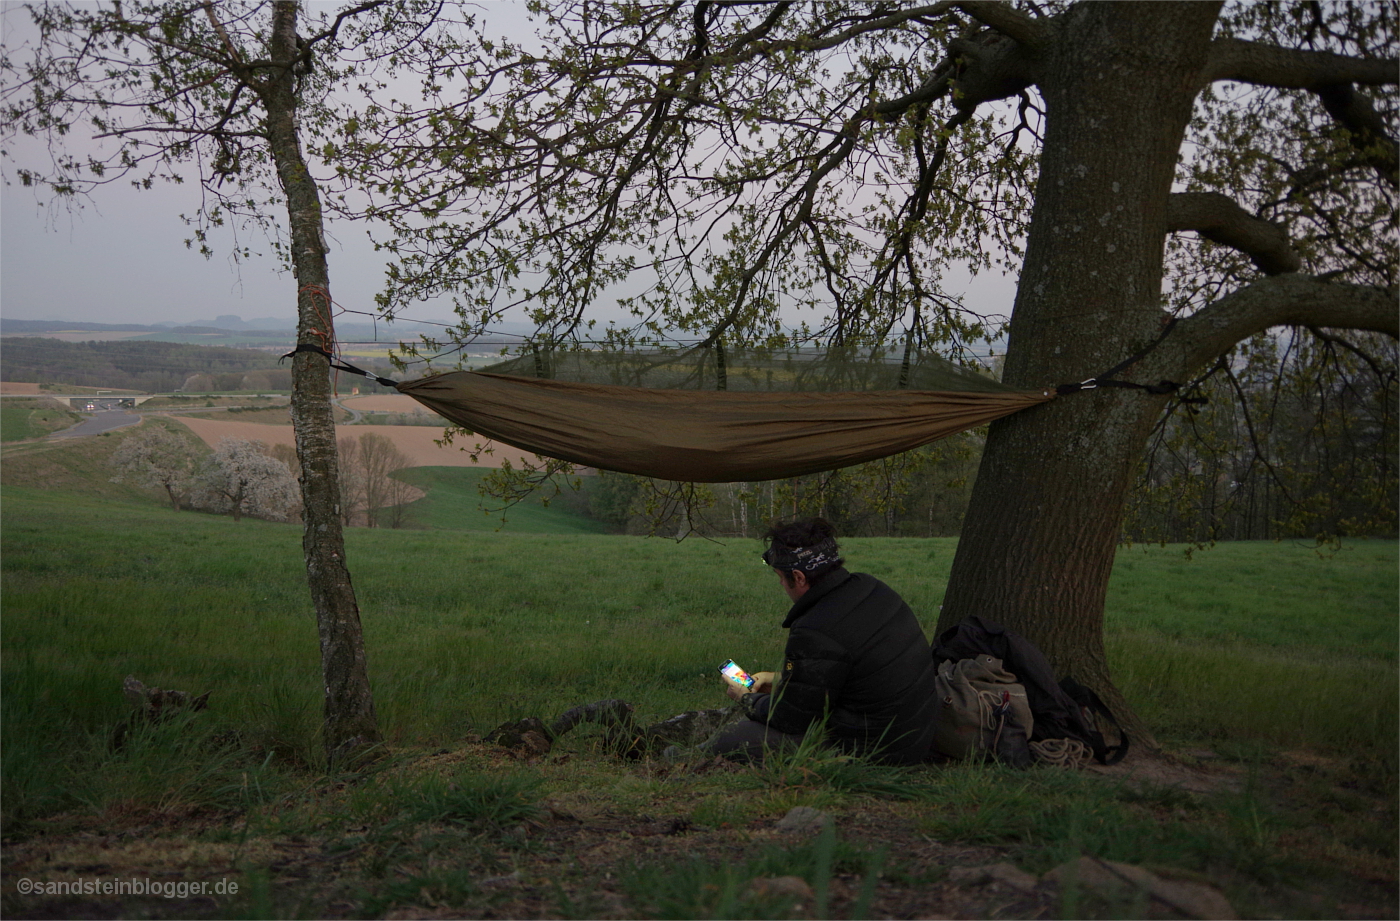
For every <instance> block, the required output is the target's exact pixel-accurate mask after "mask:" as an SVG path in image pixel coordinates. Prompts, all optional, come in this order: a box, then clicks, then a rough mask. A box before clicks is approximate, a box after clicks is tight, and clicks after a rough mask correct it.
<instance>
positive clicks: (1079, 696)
mask: <svg viewBox="0 0 1400 921" xmlns="http://www.w3.org/2000/svg"><path fill="white" fill-rule="evenodd" d="M1060 688H1061V689H1062V690H1064V692H1065V693H1066V694H1068V695H1069V696H1070V697H1071V698H1072V699H1073V700H1074V702H1075V703H1077V704H1079V705H1080V706H1081V707H1084V708H1085V709H1087V710H1089V711H1091V712H1093V713H1094V714H1095V715H1096V716H1101V717H1103V718H1104V719H1106V720H1108V721H1109V722H1110V723H1112V724H1113V728H1114V729H1116V730H1117V731H1118V740H1119V741H1118V744H1117V745H1114V746H1112V747H1110V746H1109V745H1108V743H1107V742H1106V741H1105V740H1104V737H1103V733H1101V732H1098V731H1095V733H1094V735H1095V736H1096V738H1095V739H1094V744H1093V749H1094V758H1095V760H1097V761H1098V762H1099V763H1100V764H1117V763H1118V762H1120V761H1122V760H1123V759H1124V757H1126V756H1127V754H1128V734H1127V733H1126V732H1124V731H1123V727H1122V726H1120V725H1119V724H1118V718H1117V717H1116V716H1114V715H1113V711H1111V710H1109V709H1108V705H1107V704H1105V703H1104V702H1103V698H1101V697H1099V695H1098V694H1097V693H1096V692H1095V691H1094V689H1093V688H1090V687H1086V686H1084V685H1082V684H1080V683H1079V682H1078V681H1075V680H1074V679H1073V678H1071V677H1069V676H1068V675H1066V676H1065V677H1063V678H1061V679H1060Z"/></svg>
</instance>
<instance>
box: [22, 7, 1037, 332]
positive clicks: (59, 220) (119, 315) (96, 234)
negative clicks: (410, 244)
mask: <svg viewBox="0 0 1400 921" xmlns="http://www.w3.org/2000/svg"><path fill="white" fill-rule="evenodd" d="M521 5H523V4H517V3H514V2H497V3H491V4H486V5H485V6H484V7H483V9H486V10H488V11H490V12H491V13H494V14H496V15H503V14H502V12H501V11H505V10H511V9H518V8H519V7H520V6H521ZM17 6H18V5H17V4H14V3H9V2H5V3H4V13H5V18H6V20H9V22H10V23H12V22H13V20H12V19H11V17H13V16H14V15H15V14H16V13H19V14H21V15H23V11H22V10H20V9H18V8H17ZM493 18H494V17H493ZM504 18H507V19H510V18H514V17H511V16H510V15H508V14H505V15H504ZM7 25H8V23H7ZM11 28H12V26H11ZM6 32H7V42H12V41H13V34H14V33H13V32H11V31H10V28H7V29H6ZM15 149H16V151H17V153H18V154H19V155H20V157H21V158H23V157H25V156H33V155H34V154H36V153H37V150H36V148H34V147H29V148H27V149H26V148H25V146H24V145H22V144H20V145H16V147H15ZM39 156H42V154H39ZM40 162H42V161H40ZM12 167H13V164H12V163H11V162H9V161H8V160H7V162H6V163H5V164H4V173H5V178H6V179H7V180H11V179H13V168H12ZM198 196H199V187H198V184H197V183H196V182H192V181H187V182H186V183H185V184H184V185H179V186H175V185H163V186H157V187H155V188H153V189H150V190H147V191H136V190H135V189H132V188H131V187H130V185H129V184H126V183H114V184H112V185H109V186H107V187H104V188H102V189H100V190H98V191H97V193H96V194H95V195H94V196H93V198H92V199H91V200H89V201H87V202H84V203H82V204H81V206H74V207H72V208H64V207H62V206H58V207H55V206H53V205H52V204H51V203H49V202H48V201H46V200H45V199H43V198H42V197H41V196H40V195H36V191H35V190H34V189H27V188H24V187H22V186H20V185H18V184H14V185H8V184H7V185H5V186H4V187H3V190H0V315H3V316H4V317H6V318H10V319H25V320H75V321H88V322H99V323H142V324H150V323H162V322H173V323H189V322H193V321H197V320H208V319H213V318H214V317H217V316H220V315H225V314H235V315H237V316H239V317H241V318H243V319H244V320H251V319H261V318H265V317H275V318H286V319H287V320H289V321H290V320H291V318H293V317H294V316H295V314H296V304H295V293H296V288H295V282H294V280H293V279H292V277H291V275H290V274H289V273H281V272H279V271H278V265H277V262H276V260H275V259H274V258H272V256H271V255H270V254H269V255H267V256H264V257H262V258H254V259H252V260H248V261H245V262H244V263H243V264H242V265H235V264H234V263H233V262H232V260H231V258H230V257H229V256H228V253H229V252H230V251H231V249H232V246H233V243H234V237H233V234H232V232H231V231H228V230H225V231H223V232H222V234H221V235H220V236H217V237H216V238H214V239H213V241H212V244H211V245H212V248H213V249H214V250H215V255H214V257H213V258H212V259H205V258H204V257H203V256H201V255H199V253H198V252H197V251H195V250H191V249H187V248H186V247H185V244H184V240H185V239H186V238H188V237H189V236H191V229H190V228H189V227H187V226H186V225H185V223H184V222H183V221H182V220H181V219H180V215H181V214H192V213H193V212H194V211H195V209H196V208H197V207H198ZM329 237H330V245H331V252H330V256H329V259H330V276H331V293H332V295H333V296H334V297H335V300H336V302H337V304H338V305H339V306H341V307H342V308H346V309H349V310H359V311H366V312H371V313H372V312H373V311H374V295H375V294H376V293H377V292H378V291H379V290H381V288H382V287H383V272H384V264H385V260H384V259H383V258H382V257H380V256H379V255H378V254H376V253H375V252H374V251H373V248H372V246H371V245H370V243H369V242H368V239H367V235H366V231H365V228H364V227H363V226H359V225H354V224H348V223H341V224H333V225H331V227H330V228H329ZM239 242H241V243H243V244H246V245H248V246H249V247H250V248H251V249H253V250H254V252H259V251H261V252H268V251H269V247H268V245H267V241H266V240H265V239H264V238H263V236H262V235H261V233H260V232H258V231H255V230H254V231H245V232H243V233H242V235H241V237H240V239H239ZM949 282H950V283H949V285H948V287H949V289H950V293H961V292H962V291H963V290H966V292H967V294H968V295H969V301H970V302H971V303H973V304H978V305H980V306H982V307H983V308H987V309H990V310H992V311H993V312H997V313H1003V314H1009V313H1010V309H1011V297H1012V296H1014V286H1013V284H1012V283H1011V282H1010V281H1009V280H1007V279H1004V278H1001V277H999V276H998V277H987V278H981V279H976V280H975V281H970V282H969V281H961V280H951V279H950V280H949ZM599 315H600V317H601V318H603V319H608V318H611V317H613V316H616V315H617V314H616V312H615V311H613V312H607V311H606V310H605V309H604V310H603V311H600V314H599ZM406 316H411V318H413V319H422V320H428V321H445V320H450V319H451V309H450V306H449V305H447V304H438V305H433V304H422V305H419V307H418V308H417V309H415V310H413V311H412V312H411V314H406ZM368 319H369V318H368V317H346V318H345V320H354V321H360V320H364V321H368Z"/></svg>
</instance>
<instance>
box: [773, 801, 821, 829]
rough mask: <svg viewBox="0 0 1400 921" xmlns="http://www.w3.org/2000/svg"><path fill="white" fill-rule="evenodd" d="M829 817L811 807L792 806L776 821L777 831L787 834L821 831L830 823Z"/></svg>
mask: <svg viewBox="0 0 1400 921" xmlns="http://www.w3.org/2000/svg"><path fill="white" fill-rule="evenodd" d="M832 821H833V820H832V818H831V816H829V815H827V814H826V813H825V812H822V811H821V810H820V809H813V808H812V807H811V806H793V807H792V808H791V809H789V810H788V814H787V815H785V816H783V817H782V818H781V819H779V820H778V826H777V827H778V830H779V831H787V832H807V831H821V830H822V829H823V828H825V827H826V826H827V825H830V824H831V823H832Z"/></svg>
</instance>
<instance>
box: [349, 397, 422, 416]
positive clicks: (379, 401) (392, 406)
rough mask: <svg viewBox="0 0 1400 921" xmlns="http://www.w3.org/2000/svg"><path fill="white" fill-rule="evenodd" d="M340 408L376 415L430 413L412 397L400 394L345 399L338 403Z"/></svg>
mask: <svg viewBox="0 0 1400 921" xmlns="http://www.w3.org/2000/svg"><path fill="white" fill-rule="evenodd" d="M340 403H341V405H342V406H348V407H350V408H351V409H358V410H360V411H361V412H378V413H425V414H427V415H432V412H431V411H430V410H429V409H428V408H427V407H426V406H424V405H423V404H422V403H419V402H418V401H417V400H415V399H414V398H413V397H410V396H405V395H404V394H402V393H380V394H375V395H374V396H368V397H347V398H345V399H342V400H341V401H340Z"/></svg>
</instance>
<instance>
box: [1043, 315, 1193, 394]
mask: <svg viewBox="0 0 1400 921" xmlns="http://www.w3.org/2000/svg"><path fill="white" fill-rule="evenodd" d="M1176 320H1177V318H1176V317H1172V319H1171V320H1170V321H1169V322H1168V323H1167V325H1166V326H1164V327H1163V328H1162V334H1161V335H1160V336H1158V337H1157V338H1156V339H1155V340H1153V342H1152V344H1151V345H1149V346H1148V347H1147V348H1145V349H1143V350H1142V351H1141V352H1138V353H1137V354H1136V355H1134V356H1132V357H1131V358H1128V359H1125V360H1124V361H1121V362H1119V363H1118V364H1117V365H1114V366H1113V367H1112V368H1110V369H1109V370H1107V371H1105V372H1104V373H1103V374H1100V375H1099V376H1098V377H1091V378H1089V379H1088V380H1087V381H1080V382H1079V383H1077V384H1060V385H1059V386H1058V387H1056V388H1055V392H1056V393H1059V394H1066V393H1078V392H1079V391H1081V390H1095V389H1097V388H1099V387H1126V388H1132V389H1134V390H1146V391H1147V392H1148V393H1156V394H1166V393H1176V392H1177V391H1178V390H1180V389H1181V385H1180V384H1178V383H1176V382H1175V381H1158V382H1157V383H1155V384H1137V383H1134V382H1132V381H1120V380H1114V378H1115V377H1116V376H1117V375H1118V373H1119V372H1121V371H1123V370H1124V369H1125V368H1128V367H1131V366H1132V365H1133V364H1135V363H1136V362H1138V361H1140V360H1141V359H1142V357H1143V356H1144V355H1146V354H1147V353H1148V352H1150V351H1152V350H1153V349H1155V348H1156V347H1157V346H1159V345H1161V344H1162V340H1163V339H1165V338H1167V334H1168V333H1170V332H1171V331H1172V327H1173V326H1175V325H1176ZM1181 401H1182V402H1183V403H1205V402H1206V398H1205V397H1183V398H1182V400H1181Z"/></svg>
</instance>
